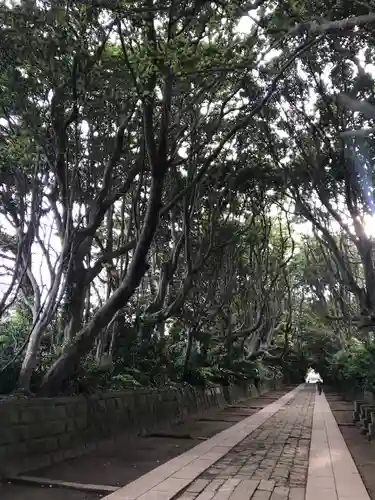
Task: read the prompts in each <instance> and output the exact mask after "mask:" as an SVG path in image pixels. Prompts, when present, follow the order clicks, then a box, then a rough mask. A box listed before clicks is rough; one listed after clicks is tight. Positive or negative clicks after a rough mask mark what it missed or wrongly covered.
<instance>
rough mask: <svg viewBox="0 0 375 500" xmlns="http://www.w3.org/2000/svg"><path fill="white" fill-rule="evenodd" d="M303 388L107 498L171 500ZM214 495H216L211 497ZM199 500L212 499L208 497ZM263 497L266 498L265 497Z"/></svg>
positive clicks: (232, 484)
mask: <svg viewBox="0 0 375 500" xmlns="http://www.w3.org/2000/svg"><path fill="white" fill-rule="evenodd" d="M300 389H301V386H300V387H298V388H296V389H294V390H293V391H290V392H288V393H287V394H285V395H284V396H282V397H281V398H279V399H278V400H277V401H275V402H273V403H271V404H269V405H267V406H266V407H265V408H263V409H262V410H260V411H259V412H258V413H256V414H254V415H251V416H250V417H248V418H246V419H244V420H242V421H241V422H239V423H238V424H236V425H234V426H232V427H230V428H229V429H226V430H225V431H223V432H220V433H219V434H217V435H216V436H214V437H212V438H210V439H208V440H207V441H205V442H204V443H202V444H200V445H198V446H196V447H194V448H193V449H191V450H189V451H187V452H185V453H183V454H182V455H180V456H178V457H176V458H174V459H173V460H170V461H169V462H167V463H165V464H163V465H161V466H160V467H157V468H156V469H154V470H153V471H151V472H149V473H148V474H145V475H144V476H142V477H141V478H139V479H137V480H136V481H133V482H132V483H130V484H128V485H127V486H125V487H124V488H120V489H119V490H118V491H117V492H115V493H112V494H111V495H108V496H106V497H105V498H106V499H107V500H135V499H138V498H139V499H140V500H171V499H173V498H178V497H177V496H176V495H177V494H178V493H179V492H181V491H182V490H184V489H185V488H186V487H188V486H189V485H190V484H191V483H192V482H194V480H195V479H196V478H198V477H199V476H200V475H201V474H202V473H203V472H204V471H206V469H208V468H209V467H211V466H212V465H213V464H215V463H216V462H217V461H218V460H220V459H222V458H223V457H225V456H226V455H227V453H228V452H230V451H231V450H232V448H233V447H235V446H236V445H237V444H239V443H241V441H243V440H244V439H245V438H247V436H248V435H249V434H251V433H253V432H254V431H255V430H256V429H258V428H260V427H261V426H262V425H263V424H264V423H265V422H266V421H267V420H268V419H270V418H271V417H273V415H275V414H276V413H277V412H278V411H279V410H280V409H281V408H283V407H284V405H286V404H287V403H288V402H289V401H291V400H292V399H293V398H294V397H295V396H296V395H298V394H299V392H300ZM228 481H229V484H230V485H231V486H233V489H234V487H235V486H238V485H239V483H240V481H241V479H236V478H229V479H228ZM235 483H236V484H235ZM206 486H209V485H206ZM248 486H249V485H248ZM223 487H224V489H226V486H224V485H222V487H221V488H223ZM189 493H191V492H189ZM213 493H214V492H213ZM197 495H200V493H199V492H198V493H197ZM212 497H213V495H212V496H211V497H210V498H212ZM226 498H229V496H227V497H225V498H224V497H223V498H222V499H221V498H220V499H219V500H225V499H226ZM265 498H266V497H265ZM199 500H208V497H207V499H199ZM257 500H258V499H257ZM259 500H263V498H261V499H259ZM275 500H279V499H275ZM280 500H281V499H280ZM293 500H294V499H293Z"/></svg>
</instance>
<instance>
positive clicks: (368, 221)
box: [363, 214, 375, 238]
mask: <svg viewBox="0 0 375 500" xmlns="http://www.w3.org/2000/svg"><path fill="white" fill-rule="evenodd" d="M363 222H364V230H365V233H366V235H367V236H368V237H369V238H375V215H371V214H366V215H365V216H364V217H363Z"/></svg>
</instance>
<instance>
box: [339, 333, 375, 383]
mask: <svg viewBox="0 0 375 500" xmlns="http://www.w3.org/2000/svg"><path fill="white" fill-rule="evenodd" d="M330 378H331V380H332V381H333V382H334V383H337V384H338V385H339V386H340V387H342V388H345V389H346V390H348V389H349V388H353V389H355V388H357V389H366V390H369V391H372V392H375V343H374V342H371V343H368V344H365V343H364V342H362V341H360V340H357V339H352V340H351V342H350V343H349V345H348V346H347V349H345V350H340V351H338V352H337V353H336V354H334V355H333V356H332V358H331V363H330Z"/></svg>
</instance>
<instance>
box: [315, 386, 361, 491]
mask: <svg viewBox="0 0 375 500" xmlns="http://www.w3.org/2000/svg"><path fill="white" fill-rule="evenodd" d="M316 499H319V500H370V497H369V495H368V493H367V490H366V488H365V486H364V484H363V481H362V478H361V476H360V474H359V472H358V469H357V467H356V465H355V463H354V461H353V459H352V456H351V454H350V452H349V450H348V447H347V446H346V443H345V441H344V438H343V437H342V434H341V432H340V429H339V427H338V425H337V423H336V420H335V418H334V416H333V414H332V411H331V408H330V406H329V404H328V402H327V400H326V397H325V395H324V394H321V395H320V396H319V395H316V398H315V405H314V418H313V428H312V438H311V447H310V456H309V470H308V478H307V490H306V500H316Z"/></svg>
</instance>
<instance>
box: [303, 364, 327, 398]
mask: <svg viewBox="0 0 375 500" xmlns="http://www.w3.org/2000/svg"><path fill="white" fill-rule="evenodd" d="M305 381H306V384H316V385H317V387H318V393H319V394H321V393H322V384H323V379H322V377H321V376H320V373H319V372H316V371H315V370H314V369H313V368H309V369H308V370H307V373H306V377H305Z"/></svg>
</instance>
